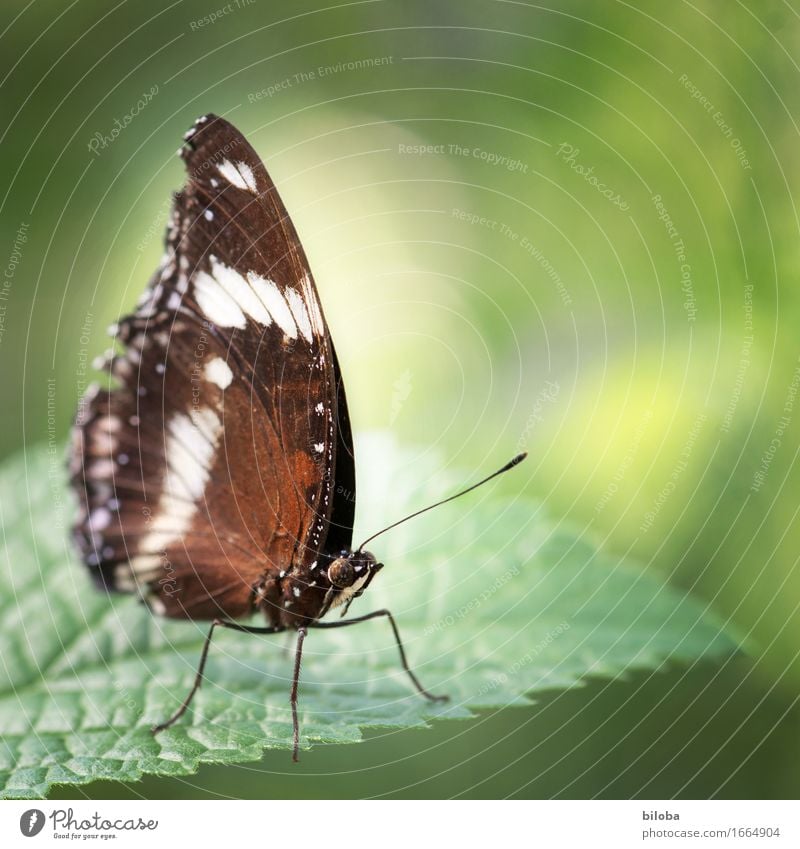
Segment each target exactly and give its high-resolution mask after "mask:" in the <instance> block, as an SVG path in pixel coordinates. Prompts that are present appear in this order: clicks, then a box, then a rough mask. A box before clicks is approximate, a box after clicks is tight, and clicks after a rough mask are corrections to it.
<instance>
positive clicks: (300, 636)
mask: <svg viewBox="0 0 800 849" xmlns="http://www.w3.org/2000/svg"><path fill="white" fill-rule="evenodd" d="M307 633H308V629H307V628H298V629H297V648H295V650H294V675H293V676H292V695H291V702H292V729H293V732H294V747H293V749H292V760H293V761H294V762H295V763H297V761H298V760H299V759H300V758H299V753H300V723H299V722H298V720H297V688H298V687H299V685H300V658H301V657H302V655H303V641H304V640H305V638H306V634H307Z"/></svg>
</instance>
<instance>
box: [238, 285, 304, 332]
mask: <svg viewBox="0 0 800 849" xmlns="http://www.w3.org/2000/svg"><path fill="white" fill-rule="evenodd" d="M247 279H248V280H249V281H250V285H251V286H252V287H253V289H254V290H255V291H256V293H257V294H258V297H259V298H261V302H262V303H263V304H264V307H265V308H266V309H267V310H269V314H270V315H271V316H272V318H273V319H274V320H275V324H277V325H278V327H280V329H281V330H282V331H283V332H284V333H285V334H286V335H287V336H289V337H290V338H292V339H297V325H296V324H295V321H294V318H293V317H292V311H291V310H290V309H289V305H288V304H287V303H286V301H285V300H284V297H283V295H282V294H281V292H280V289H278V287H277V285H276V284H275V283H273V282H272V280H265V279H264V278H263V277H261V276H259V275H258V274H256V273H255V272H254V271H251V272H249V273H248V275H247Z"/></svg>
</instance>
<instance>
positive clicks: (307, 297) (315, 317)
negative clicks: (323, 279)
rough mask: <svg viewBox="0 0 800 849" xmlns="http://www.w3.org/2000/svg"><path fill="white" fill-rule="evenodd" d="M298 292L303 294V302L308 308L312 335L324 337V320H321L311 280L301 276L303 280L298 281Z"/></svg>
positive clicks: (320, 311) (305, 275)
mask: <svg viewBox="0 0 800 849" xmlns="http://www.w3.org/2000/svg"><path fill="white" fill-rule="evenodd" d="M300 290H301V291H302V293H303V301H304V302H305V304H306V306H307V307H308V312H309V318H310V320H311V327H312V328H313V330H314V333H316V334H317V336H324V335H325V320H324V319H323V318H322V310H321V309H320V306H319V301H318V300H317V293H316V292H315V291H314V284H313V283H312V282H311V278H310V277H309V276H308V275H307V274H304V275H303V279H302V280H301V281H300Z"/></svg>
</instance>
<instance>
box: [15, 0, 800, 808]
mask: <svg viewBox="0 0 800 849" xmlns="http://www.w3.org/2000/svg"><path fill="white" fill-rule="evenodd" d="M721 9H722V4H719V3H712V2H694V3H656V2H637V3H634V4H625V3H613V2H611V3H603V4H599V3H590V2H588V0H582V1H581V2H556V3H552V4H550V5H549V6H541V5H534V4H528V3H524V2H512V0H507V1H506V0H501V2H486V0H483V2H463V3H456V2H448V3H433V2H430V0H426V2H417V1H416V0H412V1H411V2H391V0H366V2H355V3H347V4H334V3H325V2H321V0H317V1H316V2H314V3H309V2H305V0H302V2H297V3H294V2H293V3H289V2H287V0H281V2H266V0H250V2H245V0H239V2H235V0H234V2H231V3H229V4H228V5H227V6H226V5H225V4H224V3H222V2H221V0H216V2H212V3H208V2H199V3H188V2H177V3H172V4H168V5H164V4H160V3H155V2H138V3H132V2H128V3H125V2H121V3H116V4H114V3H108V4H106V3H101V2H97V1H96V0H84V2H75V3H72V4H62V3H57V2H53V0H44V2H42V0H39V2H33V3H24V2H19V3H17V2H9V3H6V4H4V12H5V15H4V17H5V18H6V23H5V25H4V27H5V28H4V30H3V33H2V48H3V49H2V51H0V56H1V57H2V58H0V65H1V66H2V80H3V82H2V85H0V97H2V104H3V121H2V124H1V125H0V139H1V140H2V141H1V142H0V143H1V144H2V156H3V159H2V162H3V169H2V182H3V187H2V212H1V213H0V214H2V234H3V251H2V260H3V266H4V273H3V275H2V278H0V368H2V378H3V403H2V405H0V455H2V456H5V455H8V454H11V453H13V452H16V451H18V450H19V449H20V448H22V447H23V446H24V445H25V444H30V443H34V442H41V441H43V440H45V441H47V440H51V441H53V442H54V443H58V444H59V445H60V443H61V442H62V441H63V439H64V437H65V435H66V432H67V429H68V426H69V421H70V419H71V416H72V413H73V410H74V407H75V403H76V400H77V397H78V396H79V394H80V392H81V391H82V390H83V388H84V387H85V385H86V383H87V381H88V379H90V375H89V374H88V372H89V371H90V369H88V368H87V362H89V363H90V362H91V359H92V358H93V357H94V356H95V355H97V354H98V353H100V352H101V351H102V350H104V349H105V348H106V347H107V339H106V336H105V328H106V326H107V325H108V324H109V323H111V322H112V321H114V320H115V319H116V318H117V316H118V315H119V314H120V313H121V312H123V311H125V310H127V309H129V308H130V307H131V306H132V305H133V303H134V302H135V301H136V298H137V297H138V295H139V293H140V292H141V290H142V288H143V287H144V285H145V283H146V280H147V279H148V277H149V274H150V273H151V271H152V270H153V269H154V268H155V265H156V263H157V261H158V258H159V256H160V253H161V243H162V231H163V229H164V223H165V219H166V214H167V210H168V202H169V193H170V191H171V190H175V189H177V188H179V186H180V185H181V183H182V179H183V177H182V168H181V163H180V162H179V160H178V159H177V158H176V157H175V156H174V151H175V149H176V148H177V147H178V145H179V144H180V141H181V136H182V134H183V132H184V131H185V130H186V129H187V128H188V127H189V126H190V125H191V123H192V122H193V121H194V119H195V118H196V117H197V116H198V115H200V114H202V113H204V112H208V111H215V112H218V113H220V114H223V115H225V116H226V117H228V118H229V119H230V120H231V121H233V122H234V123H235V124H236V125H237V126H238V127H239V128H240V129H242V130H243V131H244V132H245V134H246V135H247V136H248V138H249V139H250V141H251V142H252V143H253V145H254V146H255V147H256V149H257V150H258V151H259V152H260V154H261V155H262V157H263V158H264V160H265V162H266V164H267V167H268V169H269V170H270V172H271V174H272V176H273V177H274V179H275V181H276V183H277V184H278V186H279V188H280V190H281V193H282V195H283V197H284V200H285V202H286V205H287V207H288V208H289V210H290V212H291V214H292V216H293V218H294V221H295V223H296V225H297V227H298V230H299V231H300V234H301V237H302V239H303V241H304V244H305V246H306V249H307V252H308V254H309V256H310V259H311V262H312V266H313V268H314V270H315V275H316V278H317V284H318V287H319V289H320V292H321V296H322V299H323V302H324V305H325V309H326V313H327V317H328V321H329V324H330V325H331V329H332V332H333V335H334V338H335V340H336V344H337V347H338V350H339V355H340V359H341V360H342V366H343V370H344V374H345V378H346V380H347V385H348V392H349V397H350V404H351V413H352V417H353V419H354V422H355V426H356V428H357V429H359V430H364V429H369V428H391V429H392V430H393V431H394V432H396V433H397V434H398V435H399V436H400V437H402V438H403V439H404V440H406V441H409V442H416V443H419V444H421V445H424V446H430V447H431V448H436V449H437V450H439V451H441V452H442V455H443V457H444V458H445V460H446V462H447V464H448V465H450V464H453V465H457V466H461V467H465V468H467V469H475V470H488V469H491V468H492V467H493V464H495V463H500V462H502V461H503V460H505V459H507V456H508V455H510V454H511V453H513V452H514V450H515V449H517V448H523V447H524V448H527V450H529V451H530V452H531V455H532V459H531V460H529V462H528V463H527V464H526V466H527V468H525V467H522V469H521V470H520V472H519V474H518V475H517V476H516V477H515V478H514V480H513V481H510V480H506V481H504V482H503V484H502V485H503V486H505V487H507V488H508V489H509V491H514V490H516V489H517V488H519V487H520V486H522V487H524V488H526V489H527V491H528V492H529V493H530V494H532V495H534V496H536V497H537V498H540V499H542V500H544V501H545V502H546V504H547V506H548V511H549V513H550V514H551V516H552V517H553V518H554V519H555V520H556V521H560V520H563V521H570V522H574V523H576V524H578V525H580V526H583V527H587V526H588V527H590V530H591V533H592V534H593V536H594V537H595V538H596V539H597V540H598V541H599V542H600V544H601V545H602V546H603V548H604V549H606V550H608V551H611V552H615V553H618V554H620V555H628V554H630V555H631V556H636V557H638V558H639V559H640V560H642V561H643V562H645V563H646V564H647V565H648V568H651V569H654V570H659V571H660V572H662V573H664V574H666V575H668V576H669V577H670V579H671V581H672V582H673V583H674V584H675V585H677V586H682V587H685V588H687V589H691V590H692V591H694V592H695V593H696V594H697V595H698V596H700V597H701V598H703V599H705V600H706V601H707V602H708V603H709V604H710V605H711V606H712V607H713V608H714V610H715V611H716V612H717V613H718V614H720V615H721V616H722V617H723V618H724V619H729V621H730V622H731V624H732V625H733V626H734V627H735V628H736V629H737V630H738V632H739V633H741V634H743V635H746V636H747V637H748V638H749V639H750V641H751V643H752V653H751V656H750V658H747V659H746V658H736V659H733V660H731V661H730V662H729V663H728V664H726V665H724V666H723V668H721V669H718V668H716V667H711V666H702V667H700V666H698V667H696V668H694V669H692V670H675V669H673V670H668V671H666V672H664V673H658V674H656V675H639V676H634V677H632V678H630V679H629V680H625V681H617V682H613V683H608V682H597V681H595V682H588V684H587V687H586V688H584V689H579V690H574V691H572V692H569V693H553V694H552V697H548V698H546V699H543V700H540V701H539V702H538V703H537V704H536V705H533V706H532V707H530V708H521V709H515V710H507V711H503V712H500V713H498V714H495V715H489V714H487V715H486V716H484V717H483V718H482V719H480V720H476V721H472V722H469V723H465V724H450V725H448V724H445V725H440V726H437V727H435V728H433V729H430V730H423V731H404V732H387V733H385V734H373V735H372V736H371V738H370V740H369V742H367V743H365V744H362V745H357V746H349V747H327V748H326V747H321V748H317V749H315V750H313V751H312V752H310V753H308V754H307V755H305V756H304V758H303V761H302V763H301V764H300V765H299V768H294V767H292V769H291V770H289V767H290V766H291V765H290V764H288V763H286V761H287V758H285V757H284V754H285V753H283V752H281V753H273V754H267V756H266V757H265V758H264V759H263V761H262V762H261V763H260V764H254V765H247V766H243V767H235V768H233V767H227V768H224V769H222V768H206V769H204V770H202V771H201V772H200V773H199V774H198V775H197V776H194V777H192V778H191V779H187V780H186V781H177V780H160V779H159V780H156V779H148V780H146V781H145V782H142V783H141V784H138V785H135V786H132V787H130V788H127V791H126V789H125V788H120V787H119V786H117V785H103V784H97V785H91V786H88V787H86V788H83V789H79V790H74V789H73V790H70V791H69V792H64V793H62V794H61V795H64V796H68V795H72V794H75V793H80V794H86V795H89V796H110V797H117V796H119V795H120V794H121V793H123V792H129V793H130V795H132V796H137V795H140V796H145V797H157V796H158V797H182V796H188V797H195V796H205V795H208V796H212V797H213V796H247V797H256V798H270V797H282V796H297V797H303V796H312V797H313V796H331V795H332V796H343V797H346V796H370V795H388V796H393V795H396V796H436V797H449V796H456V795H468V796H489V797H494V796H507V795H513V796H519V797H527V796H530V797H551V796H566V797H569V796H574V797H587V796H588V797H591V796H595V795H597V796H641V797H644V798H658V797H670V796H673V795H677V796H694V797H705V796H712V795H719V796H723V797H724V796H744V797H747V796H755V797H759V796H765V797H770V796H777V797H796V796H797V794H798V778H799V777H800V769H799V768H798V761H799V759H798V755H800V734H798V731H799V730H800V711H798V704H797V701H798V693H799V692H800V663H799V662H798V643H799V642H800V641H799V640H798V637H799V636H800V615H798V600H800V572H798V566H797V563H798V554H797V553H798V551H800V523H799V522H798V508H800V465H798V462H797V457H798V450H800V428H799V427H798V424H799V422H798V419H800V400H799V399H798V398H797V391H798V386H799V385H800V334H798V326H799V325H800V299H799V298H798V291H799V290H798V267H799V258H798V248H799V247H800V232H799V231H800V216H799V215H798V209H797V205H796V199H797V198H798V197H800V155H799V154H798V149H799V146H798V122H800V100H798V95H797V92H798V90H800V85H799V83H800V66H798V61H800V53H798V44H800V5H798V4H797V3H796V2H788V3H784V2H777V0H775V1H774V2H773V1H772V0H766V2H756V0H747V1H746V2H742V3H737V4H724V15H723V14H721ZM212 16H215V17H214V19H212ZM145 93H147V97H145ZM143 98H144V100H143ZM145 101H146V102H145ZM120 127H121V129H119V128H120ZM93 139H94V140H95V141H94V143H92V140H93ZM101 140H102V141H101ZM92 148H94V150H93V149H92ZM523 469H524V471H523ZM420 591H421V592H424V587H421V588H420Z"/></svg>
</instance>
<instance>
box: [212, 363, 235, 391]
mask: <svg viewBox="0 0 800 849" xmlns="http://www.w3.org/2000/svg"><path fill="white" fill-rule="evenodd" d="M206 380H209V381H211V383H216V385H217V386H219V388H220V389H227V388H228V387H229V386H230V385H231V381H232V380H233V372H232V371H231V369H230V366H229V365H228V364H227V363H226V362H225V360H223V359H222V357H214V359H213V360H211V361H210V362H209V364H208V365H207V366H206Z"/></svg>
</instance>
